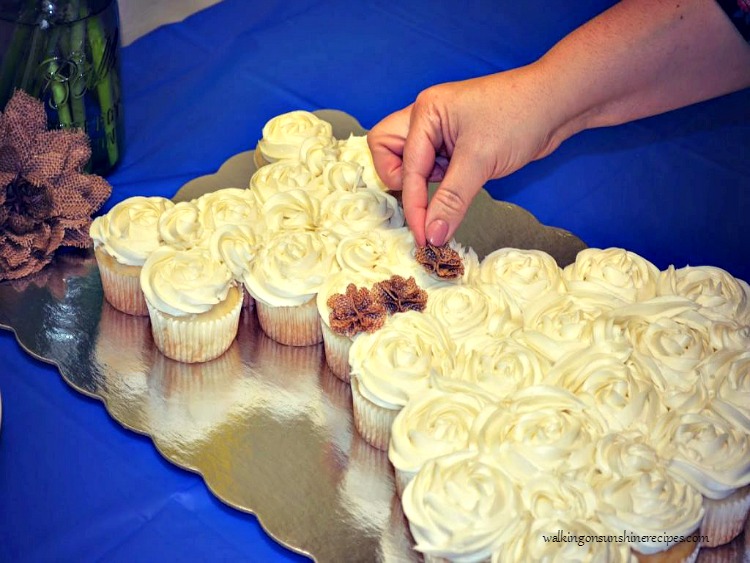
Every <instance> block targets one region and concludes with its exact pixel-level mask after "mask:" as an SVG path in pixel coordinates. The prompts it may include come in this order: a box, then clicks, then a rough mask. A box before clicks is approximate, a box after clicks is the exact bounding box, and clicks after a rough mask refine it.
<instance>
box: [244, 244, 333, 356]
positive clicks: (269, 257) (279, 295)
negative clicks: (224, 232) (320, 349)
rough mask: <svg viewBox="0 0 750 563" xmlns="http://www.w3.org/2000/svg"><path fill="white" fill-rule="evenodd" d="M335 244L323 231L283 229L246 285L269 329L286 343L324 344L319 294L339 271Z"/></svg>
mask: <svg viewBox="0 0 750 563" xmlns="http://www.w3.org/2000/svg"><path fill="white" fill-rule="evenodd" d="M335 244H336V243H335V241H334V240H332V238H331V237H330V236H329V235H327V234H326V233H321V232H312V231H280V232H278V233H276V234H274V235H272V236H271V237H270V238H268V239H267V240H266V241H265V242H264V243H263V244H262V245H261V246H260V249H259V251H258V256H257V259H256V260H255V261H254V262H253V264H252V266H251V268H250V269H249V270H248V271H247V272H246V273H245V275H244V277H243V282H244V284H245V287H246V288H247V290H248V291H249V292H250V295H252V296H253V298H254V299H255V304H256V310H257V312H258V320H259V321H260V326H261V328H262V329H263V331H264V332H265V333H266V334H267V335H268V336H270V337H271V338H273V339H274V340H276V341H277V342H280V343H281V344H287V345H290V346H309V345H311V344H318V343H320V342H322V341H323V332H322V329H321V327H320V317H319V315H318V307H317V303H316V301H315V296H316V295H317V293H318V291H319V290H320V288H321V287H322V285H323V283H324V282H325V280H326V278H327V277H328V276H329V275H330V274H331V273H333V272H335V271H337V270H338V266H337V265H336V261H335V252H336V246H335Z"/></svg>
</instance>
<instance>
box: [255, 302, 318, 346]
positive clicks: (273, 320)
mask: <svg viewBox="0 0 750 563" xmlns="http://www.w3.org/2000/svg"><path fill="white" fill-rule="evenodd" d="M255 310H256V311H257V312H258V321H260V327H261V328H262V329H263V332H265V333H266V334H267V335H268V336H269V337H270V338H272V339H273V340H275V341H276V342H278V343H280V344H286V345H287V346H311V345H313V344H320V343H321V342H322V341H323V331H322V329H321V328H320V317H319V316H318V307H317V304H316V302H315V298H313V299H310V301H308V302H307V303H304V304H303V305H298V306H296V307H274V306H272V305H268V304H267V303H263V302H262V301H258V300H256V301H255Z"/></svg>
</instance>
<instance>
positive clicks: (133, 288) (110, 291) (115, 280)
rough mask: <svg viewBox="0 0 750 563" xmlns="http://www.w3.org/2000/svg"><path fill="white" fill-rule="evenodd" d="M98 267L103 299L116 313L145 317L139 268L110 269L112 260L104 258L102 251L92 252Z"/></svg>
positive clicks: (146, 313) (121, 267)
mask: <svg viewBox="0 0 750 563" xmlns="http://www.w3.org/2000/svg"><path fill="white" fill-rule="evenodd" d="M94 255H95V256H96V262H97V264H98V266H99V275H100V277H101V280H102V289H103V290H104V298H105V299H106V300H107V301H108V302H109V304H110V305H112V306H113V307H114V308H115V309H117V310H118V311H122V312H123V313H127V314H128V315H137V316H146V315H148V307H147V306H146V298H145V297H144V296H143V291H141V277H140V272H141V268H140V267H139V266H120V267H119V268H118V267H117V266H115V267H112V266H111V265H110V262H112V261H114V258H110V257H106V256H105V255H104V252H103V251H102V250H99V249H97V250H96V251H95V252H94ZM118 270H120V271H118Z"/></svg>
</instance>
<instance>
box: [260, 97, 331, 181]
mask: <svg viewBox="0 0 750 563" xmlns="http://www.w3.org/2000/svg"><path fill="white" fill-rule="evenodd" d="M311 137H315V138H318V139H320V140H321V141H322V142H324V143H325V142H330V141H332V139H333V129H332V127H331V124H330V123H328V122H327V121H323V120H322V119H320V118H319V117H318V116H316V115H315V114H313V113H310V112H309V111H302V110H297V111H290V112H288V113H283V114H281V115H277V116H276V117H274V118H272V119H270V120H269V121H268V122H267V123H266V124H265V125H264V126H263V137H262V138H261V139H260V141H258V145H257V147H256V148H255V155H254V156H255V164H256V166H258V167H261V166H263V165H265V164H269V163H271V162H276V161H277V160H282V159H297V158H299V153H300V147H301V146H302V143H303V142H304V141H306V140H307V139H310V138H311Z"/></svg>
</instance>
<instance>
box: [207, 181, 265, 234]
mask: <svg viewBox="0 0 750 563" xmlns="http://www.w3.org/2000/svg"><path fill="white" fill-rule="evenodd" d="M194 203H195V205H196V206H197V207H198V209H199V210H200V222H201V224H202V225H203V229H204V231H205V236H206V237H210V236H211V234H212V233H213V232H214V231H215V230H217V229H219V228H221V227H223V226H224V225H244V226H247V227H250V228H251V229H253V231H254V232H256V233H257V234H261V233H262V232H263V231H264V230H265V226H264V223H263V216H262V215H261V213H260V209H259V206H258V203H257V201H256V199H255V196H254V195H253V193H252V192H251V191H250V190H247V189H241V188H223V189H221V190H216V191H215V192H209V193H207V194H203V195H202V196H200V197H199V198H198V199H196V200H195V201H194Z"/></svg>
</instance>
